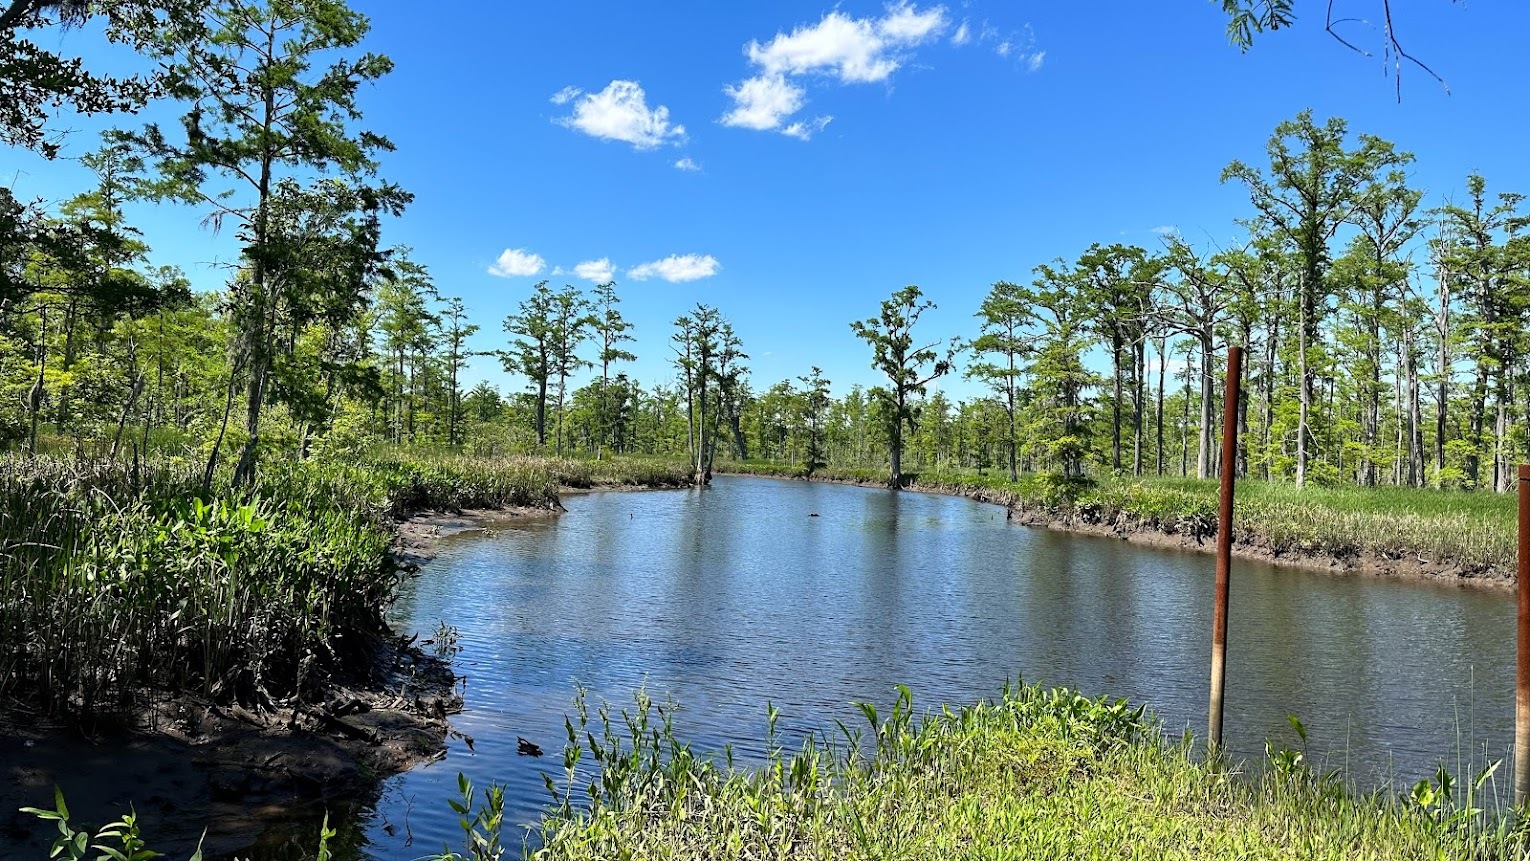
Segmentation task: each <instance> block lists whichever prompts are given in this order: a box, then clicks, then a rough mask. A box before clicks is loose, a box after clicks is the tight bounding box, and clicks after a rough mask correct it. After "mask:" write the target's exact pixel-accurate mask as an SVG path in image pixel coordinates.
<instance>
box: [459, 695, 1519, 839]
mask: <svg viewBox="0 0 1530 861" xmlns="http://www.w3.org/2000/svg"><path fill="white" fill-rule="evenodd" d="M865 713H866V717H867V721H868V722H867V723H865V724H863V725H862V730H860V731H852V733H854V737H842V738H841V739H839V740H838V741H837V742H836V741H832V740H824V739H819V740H809V741H807V742H806V743H805V744H804V745H803V746H802V747H801V748H800V749H799V750H796V751H782V750H780V749H779V748H778V747H777V746H776V744H777V739H776V738H775V736H774V734H773V732H771V733H770V735H769V736H768V742H767V746H768V748H769V750H770V751H771V752H770V755H769V757H768V759H767V761H766V762H765V763H764V764H762V765H758V766H753V767H734V766H733V765H732V764H731V763H729V762H728V761H727V760H726V759H722V760H719V759H716V758H706V757H702V756H699V755H698V754H696V753H694V752H693V751H692V750H691V748H690V747H689V746H688V745H686V744H685V743H684V742H683V741H681V740H679V739H678V738H677V737H676V734H675V731H674V728H673V724H672V714H673V711H672V709H671V708H668V707H665V706H655V705H654V704H652V703H651V702H649V701H648V700H647V699H646V698H644V697H642V696H641V695H640V696H639V698H638V702H637V704H636V707H635V708H633V709H630V710H628V711H624V712H622V713H621V714H619V715H616V716H613V715H611V714H610V713H609V712H608V711H605V710H602V711H601V712H599V713H598V714H597V715H595V716H591V715H589V714H588V713H587V712H586V710H585V709H584V707H583V705H582V703H581V704H580V706H579V708H578V709H577V716H576V717H574V718H572V719H571V720H570V722H569V746H568V748H567V751H566V753H565V758H564V762H565V775H564V780H563V781H562V782H561V784H559V783H552V782H550V785H549V788H550V789H551V790H552V791H553V797H554V804H555V806H554V809H553V810H552V811H550V812H549V813H548V814H547V815H546V816H545V818H544V819H543V821H542V823H541V827H540V833H539V837H540V846H539V848H537V849H536V850H535V852H534V857H536V858H541V859H569V861H578V859H597V858H600V859H604V858H671V859H711V858H772V859H774V858H780V859H785V858H793V859H837V858H886V859H942V861H944V859H951V858H974V859H976V858H984V859H987V858H1014V859H1031V858H1034V859H1053V858H1069V859H1100V861H1104V859H1120V858H1155V859H1156V858H1166V859H1190V858H1207V859H1213V858H1215V859H1222V858H1226V859H1287V858H1289V859H1298V858H1299V859H1315V861H1322V859H1334V861H1338V859H1375V861H1384V859H1447V858H1449V859H1460V858H1475V859H1484V861H1486V859H1512V858H1521V857H1524V856H1523V852H1522V850H1521V848H1520V847H1521V846H1523V841H1522V839H1521V838H1522V835H1518V834H1515V833H1512V832H1511V831H1510V830H1509V827H1508V826H1507V825H1506V824H1504V820H1502V819H1500V818H1497V817H1494V816H1488V815H1484V814H1483V813H1482V811H1480V810H1478V809H1477V808H1475V807H1473V805H1474V804H1475V803H1476V794H1477V793H1478V792H1479V791H1480V790H1481V787H1480V785H1473V786H1469V787H1461V786H1449V787H1442V786H1439V785H1437V784H1430V785H1428V786H1427V787H1423V788H1421V789H1420V790H1417V791H1415V792H1414V793H1412V794H1410V795H1408V796H1391V795H1385V794H1380V793H1376V794H1363V793H1356V792H1353V791H1351V790H1350V789H1348V788H1346V787H1345V785H1344V784H1343V783H1342V782H1341V781H1340V779H1339V778H1337V777H1336V776H1323V775H1317V774H1314V773H1312V772H1311V771H1309V770H1308V769H1307V768H1306V767H1305V765H1304V764H1303V763H1302V761H1301V759H1300V758H1299V757H1298V756H1297V755H1295V754H1294V753H1292V752H1289V751H1273V752H1272V757H1271V763H1272V767H1270V768H1268V769H1264V770H1262V771H1261V773H1260V774H1259V775H1258V776H1252V775H1245V774H1241V773H1239V772H1238V771H1236V770H1234V769H1231V768H1229V767H1228V766H1227V765H1226V764H1224V763H1221V762H1217V761H1210V762H1208V761H1207V760H1206V759H1205V757H1203V756H1200V755H1198V754H1197V752H1196V748H1195V747H1194V745H1193V744H1192V743H1191V742H1190V741H1189V740H1188V739H1186V740H1167V739H1165V738H1164V737H1162V736H1161V735H1160V734H1159V731H1158V729H1157V727H1156V726H1155V725H1153V724H1152V723H1151V721H1150V720H1149V719H1146V718H1144V717H1143V715H1142V713H1141V711H1140V710H1136V709H1132V708H1130V707H1129V706H1127V705H1126V704H1125V703H1124V702H1122V701H1113V700H1109V699H1087V698H1084V697H1082V696H1079V695H1077V694H1074V693H1072V692H1070V691H1066V690H1045V689H1041V688H1037V687H1019V688H1013V689H1010V690H1008V691H1006V692H1005V694H1004V695H1003V696H1002V697H1001V698H999V699H998V700H996V701H994V702H988V703H981V704H978V705H974V706H970V707H966V708H962V709H960V710H957V711H951V710H949V709H947V710H943V711H942V712H940V713H938V714H934V715H932V716H929V717H927V718H925V719H923V720H918V719H917V718H916V716H915V715H914V713H913V709H912V708H911V703H910V702H909V699H908V697H907V694H906V692H905V693H904V695H903V696H902V697H900V699H899V701H898V703H897V705H896V706H895V708H894V710H893V711H892V713H891V714H887V715H878V714H877V713H876V711H875V710H873V709H870V708H866V709H865ZM773 720H774V714H773V713H771V715H770V718H769V719H768V722H769V723H770V724H773ZM590 760H593V762H590ZM585 763H589V765H590V768H591V769H592V770H591V771H590V772H586V771H585V766H584V764H585ZM1426 790H1427V791H1426ZM458 857H472V856H471V855H468V856H458Z"/></svg>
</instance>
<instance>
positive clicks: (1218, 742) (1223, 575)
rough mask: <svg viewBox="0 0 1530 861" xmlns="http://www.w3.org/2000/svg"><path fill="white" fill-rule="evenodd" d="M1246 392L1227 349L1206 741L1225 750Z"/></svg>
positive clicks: (1234, 350)
mask: <svg viewBox="0 0 1530 861" xmlns="http://www.w3.org/2000/svg"><path fill="white" fill-rule="evenodd" d="M1242 389H1243V348H1242V347H1229V348H1228V349H1227V385H1226V406H1225V408H1224V417H1223V419H1222V494H1221V500H1220V504H1219V505H1218V507H1217V586H1216V598H1215V601H1216V603H1215V606H1214V607H1213V608H1212V615H1211V709H1210V711H1211V713H1210V716H1209V718H1208V721H1207V724H1208V726H1207V738H1208V739H1209V743H1210V745H1211V748H1212V750H1216V749H1218V748H1220V747H1221V746H1222V690H1223V688H1224V687H1225V686H1226V683H1227V581H1228V575H1229V574H1230V573H1231V571H1232V540H1233V479H1234V477H1235V476H1236V474H1237V472H1238V401H1239V400H1240V398H1241V396H1242Z"/></svg>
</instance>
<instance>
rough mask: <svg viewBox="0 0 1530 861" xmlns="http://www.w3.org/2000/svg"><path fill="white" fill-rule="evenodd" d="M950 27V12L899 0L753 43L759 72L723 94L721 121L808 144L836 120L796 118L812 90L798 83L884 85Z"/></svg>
mask: <svg viewBox="0 0 1530 861" xmlns="http://www.w3.org/2000/svg"><path fill="white" fill-rule="evenodd" d="M950 26H951V20H950V17H949V16H948V15H947V14H946V8H945V7H944V6H933V7H930V8H926V9H919V8H917V7H915V6H914V5H913V4H912V3H910V2H907V0H901V2H896V3H893V4H890V5H888V6H887V7H886V8H885V9H884V14H883V15H882V16H881V17H879V18H869V17H868V18H853V17H851V16H849V15H846V14H845V13H843V12H840V11H839V10H835V11H833V12H829V13H828V14H826V15H824V16H823V18H822V19H821V20H819V21H818V23H816V24H804V25H801V26H799V27H797V28H796V29H794V30H792V31H791V32H790V33H777V34H776V36H775V38H773V39H771V40H770V41H768V42H764V43H761V42H757V41H751V42H750V43H749V44H748V45H745V46H744V55H745V56H746V57H748V58H749V62H750V64H751V65H752V66H754V67H755V70H756V71H755V74H754V75H752V76H751V77H748V78H745V79H744V80H743V81H741V82H739V83H738V84H735V85H731V86H728V87H724V88H723V92H725V93H727V94H728V96H729V97H730V98H732V99H733V108H732V109H731V110H729V111H728V112H727V113H725V114H723V117H722V123H723V125H727V126H735V127H738V128H747V129H755V130H758V131H779V132H781V133H783V134H787V135H791V136H793V137H798V138H802V139H804V140H806V139H807V138H808V137H811V135H812V132H813V131H814V130H815V127H816V128H819V129H821V128H822V127H823V126H825V125H827V124H828V122H829V120H830V119H832V118H831V117H818V118H816V119H814V120H812V121H804V120H793V119H792V117H793V116H794V115H795V114H796V113H797V112H798V111H800V110H801V109H802V107H803V105H804V104H805V103H806V98H805V96H806V89H805V88H804V87H803V86H802V85H801V84H799V83H797V82H796V80H794V79H802V78H807V77H826V78H830V79H836V80H838V81H839V82H840V83H841V84H865V83H880V82H885V81H887V80H889V79H890V78H891V77H892V74H893V73H894V72H896V71H897V70H898V69H899V68H901V67H902V66H903V64H904V63H905V62H907V60H908V59H909V58H910V57H911V56H912V52H913V49H914V48H917V47H918V46H920V45H922V44H924V43H926V42H928V41H930V40H932V39H935V38H938V37H939V36H940V35H941V34H943V33H945V32H946V31H947V30H948V29H950ZM964 27H965V25H964ZM959 32H960V31H959Z"/></svg>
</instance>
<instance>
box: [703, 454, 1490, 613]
mask: <svg viewBox="0 0 1530 861" xmlns="http://www.w3.org/2000/svg"><path fill="white" fill-rule="evenodd" d="M728 474H732V475H742V476H748V477H751V478H775V479H779V480H782V481H820V482H826V483H830V484H850V485H855V486H857V487H874V488H886V487H887V483H886V482H884V481H862V480H855V479H840V478H816V477H815V478H811V479H805V478H800V477H798V478H787V477H783V476H761V475H755V474H753V473H728ZM904 490H906V491H911V492H915V493H938V494H942V495H946V496H965V497H967V498H968V499H973V500H977V501H978V502H987V503H991V504H994V505H1000V506H1003V507H1004V508H1007V509H1009V511H1010V519H1011V520H1013V521H1014V522H1016V523H1020V524H1022V525H1025V526H1031V527H1036V528H1042V529H1055V530H1059V531H1065V532H1076V533H1081V534H1086V535H1101V536H1109V537H1113V538H1119V539H1121V540H1123V541H1129V542H1131V543H1133V544H1141V545H1144V546H1148V547H1157V548H1164V549H1171V550H1184V551H1190V552H1199V553H1215V552H1216V530H1215V524H1214V523H1212V524H1205V525H1202V524H1189V525H1188V528H1184V527H1181V525H1180V524H1175V523H1157V522H1149V521H1145V520H1140V519H1137V518H1132V517H1129V516H1127V515H1125V514H1119V515H1115V516H1110V515H1104V514H1097V513H1092V512H1078V511H1073V512H1058V511H1052V510H1048V509H1043V508H1039V507H1033V506H1027V505H1025V504H1024V503H1022V502H1017V501H1015V498H1014V495H1013V494H1011V493H1008V492H1006V491H1002V490H994V489H992V488H987V487H970V486H963V485H938V486H928V485H926V486H919V485H911V486H909V487H906V488H904ZM1233 555H1234V556H1236V557H1238V558H1240V559H1251V560H1255V561H1259V562H1265V563H1269V564H1272V565H1279V566H1285V567H1292V568H1300V569H1303V570H1306V571H1315V572H1320V573H1325V574H1334V575H1350V574H1361V575H1368V576H1375V577H1389V578H1395V579H1399V580H1414V581H1427V582H1433V583H1439V584H1442V585H1450V586H1460V587H1467V588H1478V589H1487V590H1491V591H1508V590H1511V589H1513V588H1514V585H1515V579H1514V572H1513V571H1511V570H1509V569H1507V568H1502V567H1496V566H1469V565H1461V564H1458V563H1456V562H1453V561H1451V560H1434V559H1426V558H1424V557H1422V556H1400V557H1393V556H1387V555H1382V554H1379V553H1373V552H1369V551H1360V552H1356V553H1353V554H1346V555H1343V556H1335V555H1333V554H1331V553H1325V552H1322V551H1316V550H1310V549H1307V548H1303V547H1300V546H1295V547H1290V546H1281V547H1277V546H1273V545H1272V544H1271V543H1270V542H1268V541H1266V540H1265V539H1263V538H1262V537H1261V536H1258V535H1254V534H1250V533H1248V532H1246V531H1241V530H1240V531H1237V532H1236V534H1234V536H1233Z"/></svg>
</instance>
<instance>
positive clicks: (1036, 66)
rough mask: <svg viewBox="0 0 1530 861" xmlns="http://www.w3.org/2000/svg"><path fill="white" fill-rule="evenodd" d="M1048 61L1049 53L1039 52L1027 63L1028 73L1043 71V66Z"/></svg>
mask: <svg viewBox="0 0 1530 861" xmlns="http://www.w3.org/2000/svg"><path fill="white" fill-rule="evenodd" d="M1046 60H1047V52H1046V51H1037V52H1036V53H1034V54H1032V55H1031V58H1030V59H1029V60H1026V61H1025V70H1026V71H1027V72H1039V71H1041V64H1042V63H1045V62H1046Z"/></svg>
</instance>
